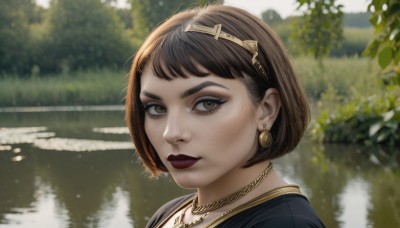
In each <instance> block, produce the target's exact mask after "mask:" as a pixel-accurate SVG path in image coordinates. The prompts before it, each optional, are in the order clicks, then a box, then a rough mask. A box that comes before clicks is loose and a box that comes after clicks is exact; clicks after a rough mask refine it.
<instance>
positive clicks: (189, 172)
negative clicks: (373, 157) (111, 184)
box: [126, 5, 324, 227]
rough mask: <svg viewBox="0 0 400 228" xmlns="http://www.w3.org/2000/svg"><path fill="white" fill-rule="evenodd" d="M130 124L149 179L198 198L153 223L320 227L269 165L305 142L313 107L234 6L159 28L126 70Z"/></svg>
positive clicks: (272, 40) (267, 40)
mask: <svg viewBox="0 0 400 228" xmlns="http://www.w3.org/2000/svg"><path fill="white" fill-rule="evenodd" d="M126 119H127V124H128V127H129V129H130V133H131V136H132V139H133V141H134V143H135V147H136V151H137V153H138V155H139V156H140V158H141V161H142V162H143V164H144V165H145V167H146V168H147V170H148V171H149V172H150V173H151V175H153V176H157V175H159V174H160V173H161V172H169V173H170V174H171V176H172V177H173V178H174V180H175V182H176V183H177V184H178V185H179V186H181V187H183V188H193V189H197V193H196V194H191V195H187V196H183V197H180V198H177V199H175V200H172V201H170V202H169V203H167V204H165V205H164V206H162V207H161V208H160V209H159V210H158V211H157V212H156V213H155V214H154V216H153V217H152V218H151V219H150V221H149V223H148V225H147V227H323V226H324V225H323V224H322V222H321V221H320V220H319V218H318V216H317V215H316V214H315V212H314V210H313V209H312V208H311V206H310V204H309V202H308V201H307V199H306V198H305V197H304V196H303V195H301V193H300V191H299V188H298V187H297V186H294V185H288V184H287V183H286V182H285V181H284V180H283V179H282V178H281V177H280V176H279V175H278V174H277V173H276V172H275V171H274V170H273V166H272V163H271V160H272V159H275V158H278V157H280V156H282V155H284V154H286V153H289V152H291V151H292V150H293V149H294V147H295V146H296V145H297V144H298V142H299V140H300V138H301V137H302V135H303V133H304V131H305V129H306V127H307V124H308V121H309V107H308V104H307V101H306V98H305V95H304V92H303V90H302V88H301V87H300V85H299V82H298V81H297V79H296V77H295V75H294V72H293V69H292V67H291V65H290V62H289V60H288V57H287V54H286V52H285V50H284V48H283V47H282V45H281V43H280V42H279V40H278V38H277V37H276V36H275V35H274V34H273V32H272V31H271V30H270V28H269V27H268V26H267V25H266V24H265V23H264V22H262V21H261V20H260V19H258V18H256V17H254V16H253V15H251V14H249V13H248V12H246V11H244V10H241V9H238V8H234V7H228V6H220V5H217V6H208V7H205V8H197V9H192V10H188V11H184V12H181V13H178V14H176V15H175V16H173V17H171V18H170V19H168V20H167V21H165V22H164V23H163V24H161V25H160V26H159V27H158V28H157V29H155V30H154V31H153V32H152V33H151V34H150V35H149V36H148V38H147V39H146V41H145V42H144V43H143V45H142V46H141V48H140V49H139V51H138V53H137V55H136V57H135V59H134V62H133V65H132V70H131V74H130V79H129V85H128V91H127V97H126Z"/></svg>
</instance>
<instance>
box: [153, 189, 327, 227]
mask: <svg viewBox="0 0 400 228" xmlns="http://www.w3.org/2000/svg"><path fill="white" fill-rule="evenodd" d="M193 196H194V194H191V195H186V196H182V197H179V198H177V199H174V200H172V201H170V202H168V203H166V204H165V205H164V206H162V207H161V208H160V209H158V211H157V212H156V213H155V214H154V215H153V217H152V218H151V219H150V221H149V223H148V224H147V226H146V228H154V227H156V226H157V225H158V224H159V223H160V222H162V221H163V220H164V219H165V218H166V217H167V216H169V215H170V214H171V213H172V212H173V211H174V210H175V209H176V208H178V207H179V206H180V205H181V204H182V203H184V202H185V201H187V200H188V199H190V198H193ZM216 227H226V228H232V227H254V228H257V227H268V228H270V227H274V228H275V227H276V228H280V227H282V228H303V227H318V228H320V227H325V226H324V224H323V223H322V221H321V220H320V219H319V218H318V216H317V214H316V213H315V211H314V209H313V208H312V207H311V205H310V203H309V202H308V200H307V198H306V197H304V196H303V195H300V194H285V195H281V196H278V197H276V198H273V199H271V200H268V201H266V202H264V203H261V204H258V205H256V206H254V207H251V208H249V209H247V210H245V211H242V212H240V213H238V214H236V215H234V216H232V217H230V218H228V219H227V220H225V221H224V222H222V223H221V224H219V225H217V226H216Z"/></svg>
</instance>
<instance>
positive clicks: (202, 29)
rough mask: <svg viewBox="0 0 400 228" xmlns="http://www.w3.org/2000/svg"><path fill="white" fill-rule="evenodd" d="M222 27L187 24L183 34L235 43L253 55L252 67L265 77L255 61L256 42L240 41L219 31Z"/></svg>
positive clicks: (262, 69) (219, 25)
mask: <svg viewBox="0 0 400 228" xmlns="http://www.w3.org/2000/svg"><path fill="white" fill-rule="evenodd" d="M221 28H222V25H221V24H217V25H215V26H214V28H211V27H207V26H203V25H194V24H189V25H188V26H187V27H186V29H185V32H199V33H205V34H209V35H212V36H214V38H215V39H216V40H218V38H222V39H225V40H229V41H231V42H234V43H236V44H237V45H239V46H241V47H243V48H244V49H246V50H247V51H249V52H250V53H251V54H253V58H252V59H251V63H252V64H253V66H254V67H255V68H256V70H257V71H259V72H260V73H261V74H263V75H264V76H267V74H266V73H265V70H264V68H263V67H262V66H261V64H260V62H259V61H258V60H257V56H258V42H257V41H256V40H243V41H242V40H241V39H239V38H237V37H235V36H232V35H230V34H228V33H226V32H223V31H221Z"/></svg>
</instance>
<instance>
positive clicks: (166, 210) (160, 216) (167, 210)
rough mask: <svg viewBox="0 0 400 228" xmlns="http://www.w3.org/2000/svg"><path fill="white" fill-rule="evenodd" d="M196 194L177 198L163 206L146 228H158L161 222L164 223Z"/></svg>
mask: <svg viewBox="0 0 400 228" xmlns="http://www.w3.org/2000/svg"><path fill="white" fill-rule="evenodd" d="M194 195H195V194H189V195H184V196H181V197H178V198H175V199H173V200H171V201H169V202H167V203H165V204H164V205H163V206H161V207H160V208H159V209H158V210H157V211H156V212H155V213H154V215H153V216H152V217H151V218H150V220H149V222H148V223H147V225H146V227H156V225H157V224H159V223H160V222H161V221H163V220H164V219H165V218H166V217H168V216H169V215H170V214H171V213H172V212H173V211H174V210H175V209H176V208H178V207H179V206H180V205H181V204H182V203H184V202H185V201H187V200H188V199H191V198H193V196H194Z"/></svg>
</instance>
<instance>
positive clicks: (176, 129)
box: [163, 113, 191, 145]
mask: <svg viewBox="0 0 400 228" xmlns="http://www.w3.org/2000/svg"><path fill="white" fill-rule="evenodd" d="M163 138H164V140H165V141H166V142H168V143H169V144H171V145H178V144H181V143H185V142H189V141H190V139H191V135H190V131H189V129H188V125H187V123H185V118H184V117H182V116H178V115H177V114H172V113H170V114H169V115H168V118H167V123H166V125H165V129H164V133H163Z"/></svg>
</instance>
